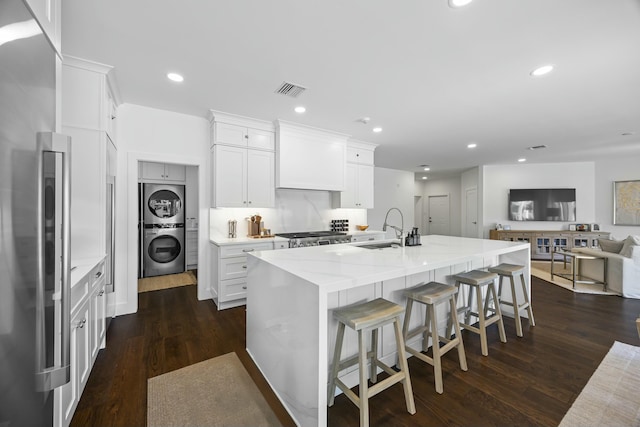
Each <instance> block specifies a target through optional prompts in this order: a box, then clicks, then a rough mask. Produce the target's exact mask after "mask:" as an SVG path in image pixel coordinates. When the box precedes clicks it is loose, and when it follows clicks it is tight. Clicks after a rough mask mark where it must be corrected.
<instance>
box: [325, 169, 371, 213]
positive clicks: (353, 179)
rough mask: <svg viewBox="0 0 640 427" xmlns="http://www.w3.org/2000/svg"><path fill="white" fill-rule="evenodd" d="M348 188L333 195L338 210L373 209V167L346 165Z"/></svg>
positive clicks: (334, 204)
mask: <svg viewBox="0 0 640 427" xmlns="http://www.w3.org/2000/svg"><path fill="white" fill-rule="evenodd" d="M345 170H346V174H345V176H346V181H345V182H346V188H345V190H344V191H341V192H339V193H334V194H333V206H334V207H336V208H359V209H371V208H373V175H374V172H373V166H369V165H358V164H355V163H347V164H346V168H345Z"/></svg>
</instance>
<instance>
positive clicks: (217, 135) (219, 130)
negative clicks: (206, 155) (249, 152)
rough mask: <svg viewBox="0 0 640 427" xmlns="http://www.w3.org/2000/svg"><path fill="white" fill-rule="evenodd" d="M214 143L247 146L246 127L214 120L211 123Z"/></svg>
mask: <svg viewBox="0 0 640 427" xmlns="http://www.w3.org/2000/svg"><path fill="white" fill-rule="evenodd" d="M213 126H214V127H213V136H214V144H226V145H235V146H238V147H246V146H247V138H248V136H247V128H246V127H243V126H237V125H230V124H227V123H219V122H216V123H214V124H213Z"/></svg>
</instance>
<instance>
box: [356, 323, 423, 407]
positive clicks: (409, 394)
mask: <svg viewBox="0 0 640 427" xmlns="http://www.w3.org/2000/svg"><path fill="white" fill-rule="evenodd" d="M393 327H394V330H395V332H396V346H397V348H398V355H399V357H398V359H399V363H400V369H401V370H402V372H404V373H405V376H404V379H403V380H402V381H400V382H401V383H402V387H403V389H404V400H405V402H406V404H407V411H408V412H409V413H410V414H411V415H413V414H415V413H416V404H415V402H414V400H413V388H412V387H411V378H409V364H408V363H407V352H406V350H405V348H404V346H405V342H404V339H403V338H402V337H403V335H402V330H401V329H400V317H396V318H395V320H394V322H393ZM367 413H368V411H367Z"/></svg>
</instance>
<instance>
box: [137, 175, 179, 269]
mask: <svg viewBox="0 0 640 427" xmlns="http://www.w3.org/2000/svg"><path fill="white" fill-rule="evenodd" d="M139 193H140V240H141V245H140V247H141V248H142V251H141V254H140V268H139V272H140V274H139V275H140V277H153V276H161V275H164V274H174V273H182V272H184V271H185V229H184V224H185V212H184V211H185V202H184V194H185V189H184V185H171V184H140V188H139Z"/></svg>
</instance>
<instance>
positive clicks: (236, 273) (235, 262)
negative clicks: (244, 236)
mask: <svg viewBox="0 0 640 427" xmlns="http://www.w3.org/2000/svg"><path fill="white" fill-rule="evenodd" d="M246 276H247V257H244V256H239V257H234V258H223V259H221V260H220V277H219V279H220V280H227V279H238V278H241V277H246Z"/></svg>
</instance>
